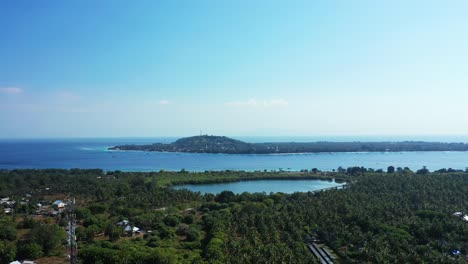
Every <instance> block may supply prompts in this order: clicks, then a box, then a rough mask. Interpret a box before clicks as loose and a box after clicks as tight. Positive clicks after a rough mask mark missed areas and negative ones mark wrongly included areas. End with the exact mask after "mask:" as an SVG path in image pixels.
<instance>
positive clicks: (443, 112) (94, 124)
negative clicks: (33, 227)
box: [0, 0, 468, 138]
mask: <svg viewBox="0 0 468 264" xmlns="http://www.w3.org/2000/svg"><path fill="white" fill-rule="evenodd" d="M466 10H468V1H466V0H460V1H453V0H447V1H431V0H424V1H417V0H415V1H406V0H405V1H400V0H394V1H372V0H369V1H364V0H355V1H348V0H336V1H325V0H324V1H319V0H318V1H309V0H307V1H294V0H292V1H271V0H269V1H266V0H255V1H252V0H238V1H217V0H210V1H207V0H197V1H189V0H186V1H180V0H171V1H163V0H158V1H154V0H140V1H120V0H108V1H104V0H103V1H94V0H80V1H77V0H76V1H73V0H72V1H60V0H50V1H29V0H3V1H0V138H16V137H153V136H190V135H197V134H199V133H200V131H202V133H204V134H205V133H206V134H214V135H227V136H316V135H468V122H466V120H467V116H468V106H467V104H466V103H467V100H468V74H467V72H468V48H467V47H468V16H467V15H466Z"/></svg>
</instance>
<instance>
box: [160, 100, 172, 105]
mask: <svg viewBox="0 0 468 264" xmlns="http://www.w3.org/2000/svg"><path fill="white" fill-rule="evenodd" d="M158 104H159V105H168V104H171V102H169V101H168V100H160V101H159V102H158Z"/></svg>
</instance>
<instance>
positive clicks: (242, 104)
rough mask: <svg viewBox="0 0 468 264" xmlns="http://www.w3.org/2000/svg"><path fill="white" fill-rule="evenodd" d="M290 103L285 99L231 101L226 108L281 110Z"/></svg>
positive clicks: (226, 104)
mask: <svg viewBox="0 0 468 264" xmlns="http://www.w3.org/2000/svg"><path fill="white" fill-rule="evenodd" d="M288 105H289V102H288V101H286V100H284V99H270V100H257V99H253V98H252V99H249V100H246V101H230V102H226V103H225V106H227V107H235V108H279V107H287V106H288Z"/></svg>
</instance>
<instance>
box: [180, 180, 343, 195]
mask: <svg viewBox="0 0 468 264" xmlns="http://www.w3.org/2000/svg"><path fill="white" fill-rule="evenodd" d="M339 186H343V183H337V182H335V181H334V180H333V181H326V180H247V181H239V182H227V183H210V184H182V185H175V186H173V188H174V189H177V190H180V189H187V190H190V191H192V192H200V193H202V194H205V193H213V194H217V193H220V192H222V191H231V192H233V193H235V194H241V193H243V192H249V193H258V192H265V193H270V192H273V193H276V192H282V193H295V192H312V191H317V190H322V189H327V188H332V187H339Z"/></svg>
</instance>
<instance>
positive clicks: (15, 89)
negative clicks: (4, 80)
mask: <svg viewBox="0 0 468 264" xmlns="http://www.w3.org/2000/svg"><path fill="white" fill-rule="evenodd" d="M22 92H23V89H21V88H18V87H2V88H0V93H6V94H20V93H22Z"/></svg>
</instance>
